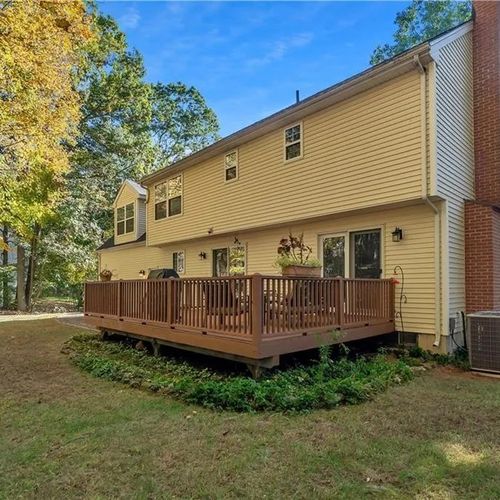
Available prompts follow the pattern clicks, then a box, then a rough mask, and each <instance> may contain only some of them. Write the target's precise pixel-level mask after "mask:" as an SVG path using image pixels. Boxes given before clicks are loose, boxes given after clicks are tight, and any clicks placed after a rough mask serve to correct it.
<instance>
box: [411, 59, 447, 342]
mask: <svg viewBox="0 0 500 500" xmlns="http://www.w3.org/2000/svg"><path fill="white" fill-rule="evenodd" d="M413 61H414V63H415V66H416V68H417V70H418V72H419V73H420V103H421V107H422V109H423V113H422V114H421V117H422V118H421V131H422V138H423V140H422V193H421V198H422V201H423V202H424V203H425V204H426V205H428V206H429V207H430V208H431V210H432V211H433V212H434V239H435V241H436V245H435V254H434V261H435V280H436V285H435V302H436V319H435V329H436V332H435V334H434V343H433V344H432V345H433V346H434V347H439V344H440V343H441V326H442V304H441V245H442V237H441V211H440V210H439V208H438V207H437V206H436V205H435V204H434V203H433V201H432V200H431V199H430V198H429V196H428V189H427V185H428V181H429V175H428V173H427V80H426V70H425V67H424V66H423V64H422V61H421V60H420V58H419V56H418V54H417V55H415V56H414V58H413Z"/></svg>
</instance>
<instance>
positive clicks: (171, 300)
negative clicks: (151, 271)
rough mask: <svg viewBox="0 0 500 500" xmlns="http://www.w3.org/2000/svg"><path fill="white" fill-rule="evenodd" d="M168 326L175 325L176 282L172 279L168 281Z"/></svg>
mask: <svg viewBox="0 0 500 500" xmlns="http://www.w3.org/2000/svg"><path fill="white" fill-rule="evenodd" d="M166 298H167V325H171V324H172V323H173V319H174V315H173V311H174V301H175V300H174V280H173V279H172V278H168V279H167V297H166Z"/></svg>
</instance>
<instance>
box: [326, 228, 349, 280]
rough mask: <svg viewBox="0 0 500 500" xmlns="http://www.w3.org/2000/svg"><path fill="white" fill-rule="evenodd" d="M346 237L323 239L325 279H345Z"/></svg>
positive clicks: (327, 237)
mask: <svg viewBox="0 0 500 500" xmlns="http://www.w3.org/2000/svg"><path fill="white" fill-rule="evenodd" d="M345 240H346V239H345V236H325V237H324V238H323V276H324V277H325V278H335V277H336V276H342V277H345V250H346V248H345Z"/></svg>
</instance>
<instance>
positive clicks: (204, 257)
mask: <svg viewBox="0 0 500 500" xmlns="http://www.w3.org/2000/svg"><path fill="white" fill-rule="evenodd" d="M198 257H199V258H200V260H205V259H206V258H207V254H206V253H205V252H200V253H199V254H198Z"/></svg>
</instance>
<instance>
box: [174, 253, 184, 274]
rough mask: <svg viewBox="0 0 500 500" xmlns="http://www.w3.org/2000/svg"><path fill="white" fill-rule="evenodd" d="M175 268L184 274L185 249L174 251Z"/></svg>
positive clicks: (178, 272)
mask: <svg viewBox="0 0 500 500" xmlns="http://www.w3.org/2000/svg"><path fill="white" fill-rule="evenodd" d="M172 257H173V263H172V264H173V268H174V270H175V271H177V274H183V273H184V270H185V265H186V260H185V254H184V252H183V251H181V252H174V253H173V256H172Z"/></svg>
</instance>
